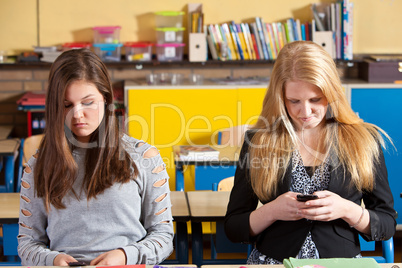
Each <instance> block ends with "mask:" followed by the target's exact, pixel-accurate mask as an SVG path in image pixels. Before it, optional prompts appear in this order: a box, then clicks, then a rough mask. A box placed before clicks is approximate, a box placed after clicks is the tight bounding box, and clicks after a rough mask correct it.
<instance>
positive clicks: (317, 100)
mask: <svg viewBox="0 0 402 268" xmlns="http://www.w3.org/2000/svg"><path fill="white" fill-rule="evenodd" d="M320 100H321V98H314V99H311V100H310V101H311V102H319V101H320Z"/></svg>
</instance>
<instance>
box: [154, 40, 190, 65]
mask: <svg viewBox="0 0 402 268" xmlns="http://www.w3.org/2000/svg"><path fill="white" fill-rule="evenodd" d="M183 48H184V44H183V43H179V44H178V43H165V44H156V56H157V59H158V61H181V60H183Z"/></svg>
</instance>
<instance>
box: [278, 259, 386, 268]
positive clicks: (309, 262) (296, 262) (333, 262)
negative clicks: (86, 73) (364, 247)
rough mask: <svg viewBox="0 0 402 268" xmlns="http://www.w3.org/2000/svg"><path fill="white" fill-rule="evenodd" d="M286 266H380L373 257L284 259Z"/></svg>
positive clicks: (319, 267) (331, 267) (365, 267)
mask: <svg viewBox="0 0 402 268" xmlns="http://www.w3.org/2000/svg"><path fill="white" fill-rule="evenodd" d="M283 264H284V265H285V267H286V268H297V267H300V268H302V267H306V268H307V267H309V268H340V267H342V268H380V266H379V265H378V263H377V262H376V261H375V260H374V259H372V258H331V259H296V258H289V259H284V260H283Z"/></svg>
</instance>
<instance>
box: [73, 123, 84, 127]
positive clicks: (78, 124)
mask: <svg viewBox="0 0 402 268" xmlns="http://www.w3.org/2000/svg"><path fill="white" fill-rule="evenodd" d="M73 125H74V127H85V126H86V125H87V124H86V123H75V124H73Z"/></svg>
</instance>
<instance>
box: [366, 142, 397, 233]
mask: <svg viewBox="0 0 402 268" xmlns="http://www.w3.org/2000/svg"><path fill="white" fill-rule="evenodd" d="M379 150H380V155H379V161H378V162H377V163H375V174H374V176H375V177H374V178H375V180H374V183H375V184H374V189H373V191H372V192H370V193H365V194H364V195H363V201H364V205H365V207H366V209H367V210H368V211H369V213H370V229H371V236H365V235H363V237H364V238H365V239H366V240H375V241H380V240H387V239H389V238H391V237H392V236H393V235H394V234H395V228H396V221H395V219H396V217H397V213H396V211H395V210H394V199H393V197H392V192H391V189H390V187H389V183H388V173H387V167H386V166H385V159H384V154H383V151H382V149H381V146H380V148H379Z"/></svg>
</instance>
